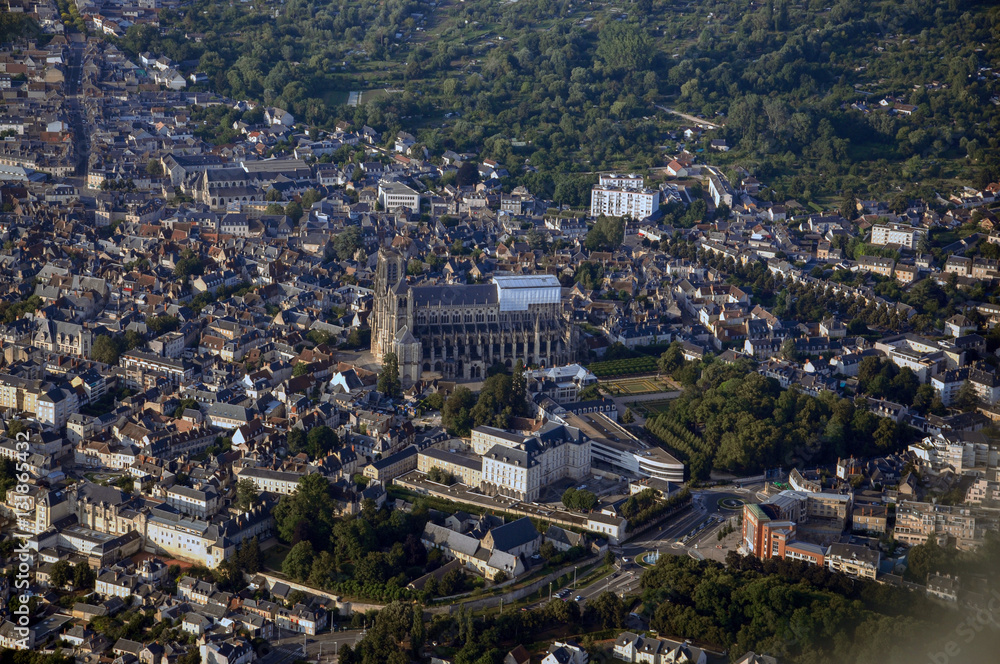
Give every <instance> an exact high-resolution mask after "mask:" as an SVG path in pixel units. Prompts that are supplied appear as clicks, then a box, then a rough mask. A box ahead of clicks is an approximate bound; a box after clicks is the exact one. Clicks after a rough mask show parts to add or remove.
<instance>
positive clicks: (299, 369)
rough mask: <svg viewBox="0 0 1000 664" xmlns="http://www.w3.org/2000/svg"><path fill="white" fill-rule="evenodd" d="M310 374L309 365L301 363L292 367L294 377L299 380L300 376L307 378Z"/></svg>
mask: <svg viewBox="0 0 1000 664" xmlns="http://www.w3.org/2000/svg"><path fill="white" fill-rule="evenodd" d="M307 373H309V363H308V362H299V363H298V364H296V365H295V366H294V367H292V376H294V377H296V378H298V377H299V376H305V375H306V374H307Z"/></svg>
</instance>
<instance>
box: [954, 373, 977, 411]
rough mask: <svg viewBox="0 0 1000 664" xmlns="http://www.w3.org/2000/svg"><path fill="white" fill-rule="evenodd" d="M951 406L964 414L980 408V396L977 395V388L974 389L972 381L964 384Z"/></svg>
mask: <svg viewBox="0 0 1000 664" xmlns="http://www.w3.org/2000/svg"><path fill="white" fill-rule="evenodd" d="M951 405H952V406H954V407H955V408H957V409H959V410H960V411H962V412H963V413H968V412H970V411H973V410H975V409H976V408H977V407H979V395H977V394H976V388H975V387H973V385H972V382H971V381H969V380H966V381H965V382H964V383H962V386H961V387H960V388H958V392H957V393H956V394H955V398H954V399H953V400H952V402H951Z"/></svg>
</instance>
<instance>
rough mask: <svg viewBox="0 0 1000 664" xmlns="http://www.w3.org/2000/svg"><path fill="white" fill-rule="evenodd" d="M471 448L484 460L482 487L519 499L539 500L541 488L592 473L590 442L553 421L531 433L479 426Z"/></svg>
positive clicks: (488, 490) (575, 430) (569, 428)
mask: <svg viewBox="0 0 1000 664" xmlns="http://www.w3.org/2000/svg"><path fill="white" fill-rule="evenodd" d="M472 449H473V451H474V452H475V453H476V454H478V455H480V456H481V457H482V461H483V466H482V474H481V479H480V482H481V484H480V489H481V490H483V491H486V492H487V493H491V494H499V495H502V496H508V497H511V498H516V499H518V500H527V501H534V500H538V495H539V493H540V491H541V489H542V487H545V486H548V485H550V484H552V483H553V482H556V481H558V480H561V479H563V478H564V477H571V478H573V479H583V478H584V477H586V476H587V475H588V474H589V473H590V441H589V440H588V439H587V438H586V437H584V436H583V435H581V434H580V431H579V430H578V429H574V428H573V427H568V426H565V425H561V424H556V423H553V422H547V423H546V424H544V425H543V426H542V428H541V429H539V430H538V431H536V432H533V433H531V434H528V435H522V434H519V433H514V432H510V431H504V430H503V429H495V428H493V427H476V428H475V429H473V431H472Z"/></svg>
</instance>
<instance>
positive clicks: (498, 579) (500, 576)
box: [493, 569, 507, 583]
mask: <svg viewBox="0 0 1000 664" xmlns="http://www.w3.org/2000/svg"><path fill="white" fill-rule="evenodd" d="M506 580H507V572H505V571H503V570H502V569H501V570H497V573H496V574H494V575H493V583H503V582H504V581H506Z"/></svg>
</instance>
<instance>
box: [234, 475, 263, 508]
mask: <svg viewBox="0 0 1000 664" xmlns="http://www.w3.org/2000/svg"><path fill="white" fill-rule="evenodd" d="M257 495H258V494H257V485H256V484H254V483H253V480H251V479H248V478H244V479H241V480H240V481H239V482H238V483H237V484H236V501H235V505H236V507H237V508H239V509H240V510H241V511H243V512H247V511H249V510H250V508H251V507H253V506H254V504H255V503H256V502H257Z"/></svg>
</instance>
